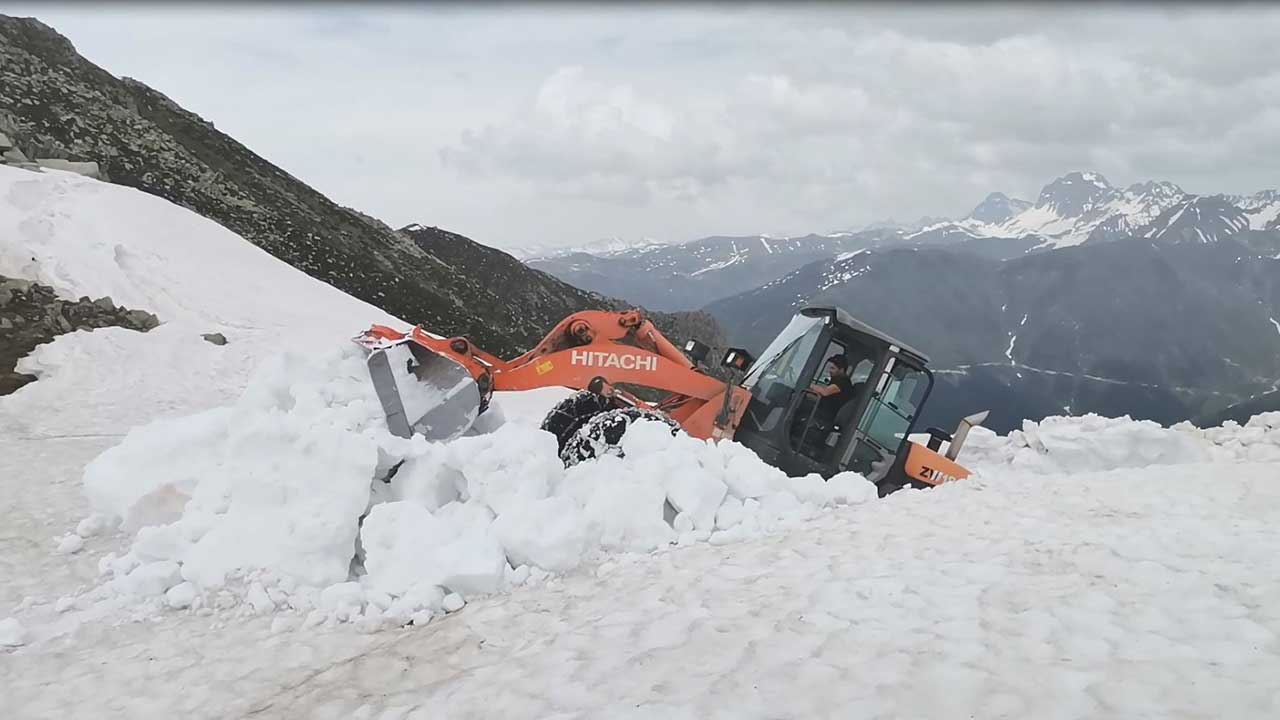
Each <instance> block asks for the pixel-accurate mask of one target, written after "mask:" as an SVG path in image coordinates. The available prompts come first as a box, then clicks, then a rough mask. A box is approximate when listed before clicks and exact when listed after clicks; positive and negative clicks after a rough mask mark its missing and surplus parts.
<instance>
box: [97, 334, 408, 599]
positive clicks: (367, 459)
mask: <svg viewBox="0 0 1280 720" xmlns="http://www.w3.org/2000/svg"><path fill="white" fill-rule="evenodd" d="M166 429H168V431H166ZM397 442H399V443H403V442H405V441H401V440H399V439H397V438H394V437H392V436H390V434H389V433H388V432H387V431H386V427H385V422H384V421H383V420H382V417H381V406H380V405H379V404H378V401H377V398H376V396H374V394H373V390H372V388H371V386H370V383H369V382H368V373H367V370H366V368H365V365H364V361H363V355H362V353H361V351H360V350H359V349H358V348H356V347H355V346H354V345H352V346H351V347H349V348H342V349H340V350H336V351H333V352H328V353H323V354H321V355H319V356H318V357H306V356H303V355H300V354H296V353H286V354H283V355H279V356H276V357H275V358H273V359H272V360H271V361H270V362H268V363H267V364H266V365H265V366H264V367H263V368H262V369H260V370H259V371H258V372H257V373H256V374H255V375H254V377H253V378H252V379H251V381H250V383H249V386H248V387H247V388H246V390H245V393H244V394H243V396H242V397H241V398H240V400H239V401H238V402H237V403H236V404H235V405H234V406H232V407H230V408H222V409H218V410H213V411H209V412H206V413H201V414H200V415H197V416H194V417H190V418H186V419H184V420H181V421H177V422H174V421H166V422H160V423H155V424H152V425H150V426H147V427H144V428H141V429H138V430H136V431H134V432H131V433H130V434H129V435H128V436H127V437H126V438H125V440H124V442H122V443H121V444H120V445H118V446H116V447H115V448H112V449H111V450H108V451H107V452H106V453H104V454H103V455H102V456H100V457H99V458H98V459H96V460H95V461H94V462H93V463H91V465H90V466H89V467H88V468H87V469H86V473H85V488H86V494H87V495H88V496H89V499H90V502H91V504H92V505H93V508H94V510H95V511H96V512H98V513H101V514H103V515H106V516H109V517H111V518H112V519H114V520H115V521H117V522H120V521H124V522H125V523H126V527H129V526H130V525H131V524H134V523H137V524H140V525H142V527H140V528H139V529H138V531H137V535H136V537H135V541H134V545H133V549H132V552H131V554H132V555H133V556H134V557H135V558H136V559H137V560H140V561H151V562H157V561H172V562H173V563H175V564H180V565H181V579H186V580H188V581H191V582H193V583H195V584H196V585H197V586H199V587H200V588H203V589H210V588H218V587H220V586H222V585H223V584H224V582H225V581H226V579H227V577H228V576H229V575H231V574H234V573H238V572H241V571H245V570H251V569H270V570H272V571H276V572H280V573H283V574H285V575H288V576H291V577H293V578H296V579H297V580H299V581H300V582H303V583H305V584H308V585H313V586H317V587H323V586H325V585H328V584H331V583H335V582H341V581H345V580H346V579H347V576H348V569H349V566H350V562H351V557H352V554H353V548H354V545H355V540H356V535H357V533H358V529H359V526H358V521H359V517H360V515H361V514H362V513H363V512H364V511H365V509H366V508H367V506H368V502H369V492H370V479H371V478H373V477H374V475H375V472H376V470H378V465H379V459H380V457H382V456H381V455H380V453H379V449H380V448H382V447H387V446H394V445H395V444H396V443H397ZM159 498H163V499H164V501H163V502H157V499H159ZM161 506H163V508H164V511H163V512H161V511H159V508H160V507H161ZM140 508H145V509H146V511H142V510H140ZM175 584H176V583H175ZM124 586H126V587H128V586H130V583H129V582H125V583H124ZM146 587H147V588H150V587H152V586H150V585H147V586H146ZM164 589H165V588H161V589H160V590H159V591H158V592H163V591H164Z"/></svg>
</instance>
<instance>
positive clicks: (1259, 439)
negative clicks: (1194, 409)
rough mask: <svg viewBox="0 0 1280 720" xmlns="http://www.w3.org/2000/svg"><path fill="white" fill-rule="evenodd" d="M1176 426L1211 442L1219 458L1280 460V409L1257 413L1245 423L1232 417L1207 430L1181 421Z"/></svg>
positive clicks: (1245, 460)
mask: <svg viewBox="0 0 1280 720" xmlns="http://www.w3.org/2000/svg"><path fill="white" fill-rule="evenodd" d="M1174 429H1175V430H1179V431H1181V432H1184V433H1186V434H1188V435H1191V436H1194V437H1198V438H1200V439H1202V440H1203V441H1204V442H1206V443H1208V444H1209V447H1210V452H1211V453H1212V454H1213V456H1214V459H1215V460H1220V461H1228V462H1230V461H1235V462H1280V412H1269V413H1262V414H1260V415H1255V416H1253V417H1252V418H1249V421H1248V422H1246V423H1245V424H1244V425H1243V426H1242V425H1240V423H1237V422H1235V421H1233V420H1228V421H1227V422H1225V423H1223V424H1222V426H1221V427H1215V428H1207V429H1204V430H1201V429H1199V428H1196V427H1195V426H1193V425H1191V424H1190V423H1179V424H1178V425H1175V426H1174Z"/></svg>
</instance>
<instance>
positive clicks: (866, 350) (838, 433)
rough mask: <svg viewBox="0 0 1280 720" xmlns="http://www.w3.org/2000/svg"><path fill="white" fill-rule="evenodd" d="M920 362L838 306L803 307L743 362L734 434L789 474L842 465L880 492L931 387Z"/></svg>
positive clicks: (897, 465)
mask: <svg viewBox="0 0 1280 720" xmlns="http://www.w3.org/2000/svg"><path fill="white" fill-rule="evenodd" d="M927 362H928V359H927V358H926V357H925V356H924V354H923V353H921V352H919V351H917V350H914V349H912V348H911V347H909V346H907V345H906V344H905V343H903V342H901V341H899V340H896V339H894V338H892V337H890V336H889V335H887V334H885V333H883V332H881V331H879V330H877V329H875V328H873V327H871V326H870V325H867V324H865V323H863V322H861V321H859V320H856V319H855V318H853V317H852V316H851V315H849V314H848V313H846V312H844V311H843V310H840V309H838V308H829V307H811V308H805V309H803V310H801V311H800V312H799V313H798V314H797V315H796V316H795V317H793V318H792V319H791V322H790V323H789V324H788V325H787V326H786V328H784V329H783V330H782V332H781V333H779V335H778V336H777V337H776V338H775V339H774V341H773V342H772V343H770V344H769V346H768V347H767V348H765V350H764V352H763V353H761V354H760V359H759V360H757V361H756V362H755V363H754V364H753V365H752V366H751V367H750V368H749V369H748V370H747V375H746V378H745V379H744V380H743V383H742V385H743V387H745V388H746V389H747V390H749V391H750V393H751V401H750V402H749V403H748V405H747V410H746V413H745V414H744V415H743V418H742V421H741V423H740V424H739V426H738V431H737V434H736V436H735V439H737V440H738V441H739V442H741V443H742V444H744V445H746V446H748V447H750V448H751V449H752V450H754V451H755V452H756V454H758V455H760V457H761V458H762V459H763V460H764V461H765V462H768V463H770V464H772V465H774V466H776V467H778V468H780V469H782V470H783V471H784V472H786V473H788V474H789V475H806V474H809V473H815V472H816V473H819V474H820V475H822V476H823V477H826V478H829V477H831V476H832V475H835V474H837V473H840V472H844V471H846V470H851V471H853V472H856V473H859V474H860V475H862V476H863V477H866V478H867V479H868V480H870V481H872V482H873V483H876V484H877V485H878V486H880V487H881V492H882V493H883V492H885V489H886V486H888V487H889V488H890V491H891V490H892V489H897V487H901V485H903V484H906V483H907V482H908V481H909V480H908V478H907V476H906V475H905V474H904V472H903V463H904V461H905V459H906V455H907V449H908V440H907V436H908V435H910V433H911V432H912V429H913V428H914V426H915V422H916V418H917V416H918V415H919V413H920V410H921V408H922V407H923V406H924V403H925V400H926V399H927V398H928V396H929V392H930V391H931V390H932V389H933V374H932V373H931V372H929V370H928V368H927V367H926V364H927ZM831 386H834V388H832V387H831ZM898 481H900V482H898Z"/></svg>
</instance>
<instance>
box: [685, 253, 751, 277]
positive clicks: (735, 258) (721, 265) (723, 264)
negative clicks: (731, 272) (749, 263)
mask: <svg viewBox="0 0 1280 720" xmlns="http://www.w3.org/2000/svg"><path fill="white" fill-rule="evenodd" d="M745 257H746V255H745V254H743V253H735V254H733V255H731V256H730V257H729V259H727V260H721V261H719V262H714V263H711V264H710V265H708V266H706V267H704V268H702V269H701V270H695V271H693V272H691V273H689V277H697V276H698V275H702V274H704V273H709V272H713V271H715V270H723V269H725V268H727V267H729V266H730V265H736V264H737V263H739V262H742V261H743V260H744V259H745Z"/></svg>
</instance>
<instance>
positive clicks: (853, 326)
mask: <svg viewBox="0 0 1280 720" xmlns="http://www.w3.org/2000/svg"><path fill="white" fill-rule="evenodd" d="M800 314H802V315H808V316H810V317H818V316H822V315H831V316H834V317H835V319H836V322H837V323H839V324H841V325H844V326H846V327H848V328H849V329H850V330H852V331H853V332H855V333H857V334H859V335H864V336H867V337H869V338H871V339H872V340H874V341H875V342H876V343H877V344H881V345H893V346H895V347H897V348H898V349H899V350H900V351H902V352H905V353H906V354H908V355H911V356H913V357H915V358H917V359H919V360H920V362H921V363H925V364H927V363H928V362H929V356H928V355H925V354H924V353H922V352H920V351H919V350H917V349H915V348H913V347H911V346H910V345H908V344H906V343H904V342H902V341H901V340H899V339H897V338H895V337H893V336H892V335H890V334H888V333H886V332H884V331H882V330H879V329H876V328H874V327H872V326H870V325H868V324H866V323H864V322H862V321H861V320H859V319H857V318H855V317H854V316H852V315H850V314H849V313H847V312H845V311H844V310H841V309H840V308H838V307H830V306H813V307H807V308H804V309H802V310H801V311H800Z"/></svg>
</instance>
